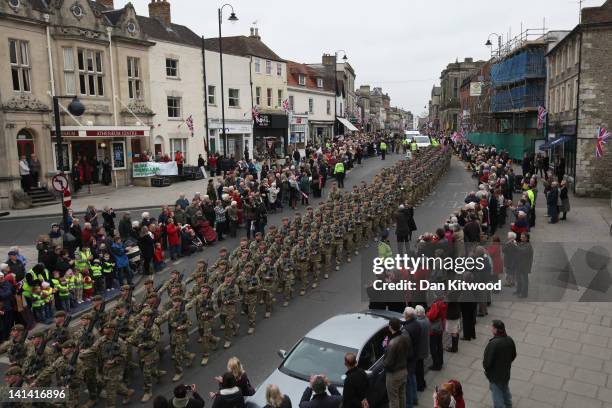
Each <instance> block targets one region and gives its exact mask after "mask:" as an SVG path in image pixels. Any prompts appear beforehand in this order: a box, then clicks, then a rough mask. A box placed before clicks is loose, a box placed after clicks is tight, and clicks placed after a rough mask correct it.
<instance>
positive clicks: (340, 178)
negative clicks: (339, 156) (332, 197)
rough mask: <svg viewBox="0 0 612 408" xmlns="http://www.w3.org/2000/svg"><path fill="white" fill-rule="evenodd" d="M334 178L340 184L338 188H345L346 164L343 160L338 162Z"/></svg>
mask: <svg viewBox="0 0 612 408" xmlns="http://www.w3.org/2000/svg"><path fill="white" fill-rule="evenodd" d="M334 176H335V177H336V181H337V182H338V187H340V188H344V163H343V162H342V160H338V162H337V163H336V165H335V166H334Z"/></svg>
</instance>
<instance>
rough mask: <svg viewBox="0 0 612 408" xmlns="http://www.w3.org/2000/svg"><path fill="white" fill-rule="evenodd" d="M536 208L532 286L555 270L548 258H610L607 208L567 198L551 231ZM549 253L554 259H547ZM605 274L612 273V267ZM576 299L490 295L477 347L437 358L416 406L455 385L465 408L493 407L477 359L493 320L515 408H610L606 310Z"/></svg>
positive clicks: (610, 338)
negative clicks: (504, 349)
mask: <svg viewBox="0 0 612 408" xmlns="http://www.w3.org/2000/svg"><path fill="white" fill-rule="evenodd" d="M538 200H539V201H538V205H537V209H536V211H537V215H536V220H537V221H536V227H535V228H534V229H533V230H532V232H531V241H532V243H534V244H535V245H537V244H538V243H543V244H544V245H543V247H541V248H543V250H541V251H538V248H540V247H536V253H535V255H534V265H533V268H532V274H531V275H530V276H531V278H533V277H534V276H536V275H537V274H538V272H540V271H541V270H542V269H543V268H544V267H545V266H548V267H549V268H550V264H551V263H555V264H557V263H559V260H558V259H551V256H554V257H555V258H561V261H562V262H567V260H573V259H575V257H576V256H577V254H578V255H580V253H581V251H583V255H582V256H584V251H588V250H589V249H590V248H592V247H593V246H594V245H599V246H601V247H603V248H605V249H606V250H607V251H608V254H612V238H611V237H610V224H609V223H610V221H611V220H612V209H611V208H610V203H609V200H598V199H588V198H579V197H573V196H570V202H571V211H570V212H569V213H568V217H567V221H559V223H557V224H549V223H548V222H547V221H548V218H546V208H545V205H544V204H545V202H544V198H543V194H539V198H538ZM553 243H554V244H556V245H552V244H553ZM547 244H548V245H547ZM553 246H554V247H555V252H554V253H551V252H549V251H550V250H549V248H550V247H553ZM572 263H573V262H572ZM607 269H608V272H611V273H612V264H610V263H609V264H608V266H607ZM580 272H582V271H580ZM578 283H579V284H580V282H578ZM587 285H588V283H587ZM504 289H508V288H504ZM530 292H531V287H530ZM583 293H584V288H581V289H579V290H576V289H572V288H569V289H566V294H565V296H564V297H563V298H562V299H559V300H558V301H554V302H501V301H497V302H496V301H495V295H494V297H493V303H492V306H491V307H490V308H489V315H488V316H486V317H484V318H478V324H477V326H476V331H477V339H476V340H472V341H469V342H466V341H460V343H459V352H458V353H456V354H451V353H444V361H445V365H444V368H443V370H442V371H439V372H433V371H430V372H428V373H427V375H426V379H427V384H428V388H427V389H426V391H425V392H424V393H423V394H421V399H422V400H421V401H420V403H421V405H423V404H424V406H433V401H432V393H433V387H434V386H435V385H440V384H442V383H445V382H447V381H448V380H450V379H457V380H459V381H460V382H461V384H462V386H463V393H464V398H465V400H466V406H468V407H470V408H480V407H483V408H484V407H486V408H490V407H492V402H491V393H490V391H489V383H488V381H487V379H486V377H485V376H484V370H483V368H482V357H483V353H484V349H485V347H486V345H487V342H488V341H489V339H490V338H491V337H492V334H491V331H490V322H491V321H492V320H493V319H500V320H502V321H503V322H504V323H505V324H506V329H507V331H508V334H509V335H510V336H511V337H512V338H513V339H514V341H515V343H516V348H517V354H518V356H517V358H516V360H515V361H514V363H513V366H512V372H511V373H512V374H511V380H510V390H511V392H512V399H513V401H512V402H513V404H512V405H513V406H514V407H516V408H557V407H563V408H566V407H567V408H570V407H571V408H575V407H584V408H587V407H588V408H612V303H605V302H599V303H595V302H577V301H576V300H578V299H579V296H580V295H581V294H583ZM607 293H608V294H610V290H608V292H607ZM430 404H431V405H430Z"/></svg>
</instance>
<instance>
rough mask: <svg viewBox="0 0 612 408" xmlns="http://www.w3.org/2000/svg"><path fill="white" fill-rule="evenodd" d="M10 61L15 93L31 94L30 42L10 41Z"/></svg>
mask: <svg viewBox="0 0 612 408" xmlns="http://www.w3.org/2000/svg"><path fill="white" fill-rule="evenodd" d="M9 54H10V55H9V60H10V63H11V77H12V78H13V91H21V92H30V91H31V90H32V88H31V86H30V53H29V51H28V42H27V41H21V40H9Z"/></svg>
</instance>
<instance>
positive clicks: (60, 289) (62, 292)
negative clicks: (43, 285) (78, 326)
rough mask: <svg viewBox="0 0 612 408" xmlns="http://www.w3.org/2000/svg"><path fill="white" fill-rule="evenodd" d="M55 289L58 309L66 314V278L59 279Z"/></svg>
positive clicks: (67, 304)
mask: <svg viewBox="0 0 612 408" xmlns="http://www.w3.org/2000/svg"><path fill="white" fill-rule="evenodd" d="M66 275H68V273H66ZM56 289H57V295H58V297H59V302H60V307H61V308H62V310H63V311H64V312H68V311H69V310H70V289H68V282H67V281H66V278H60V279H59V282H58V283H57V287H56Z"/></svg>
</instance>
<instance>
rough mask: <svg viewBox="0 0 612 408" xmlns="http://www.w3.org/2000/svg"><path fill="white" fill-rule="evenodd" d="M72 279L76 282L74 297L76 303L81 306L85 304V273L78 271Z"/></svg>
mask: <svg viewBox="0 0 612 408" xmlns="http://www.w3.org/2000/svg"><path fill="white" fill-rule="evenodd" d="M72 279H73V282H74V285H73V286H74V297H75V300H76V303H77V304H78V305H80V304H81V303H83V273H82V272H81V271H78V270H77V271H76V273H75V274H74V276H73V278H72Z"/></svg>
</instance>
